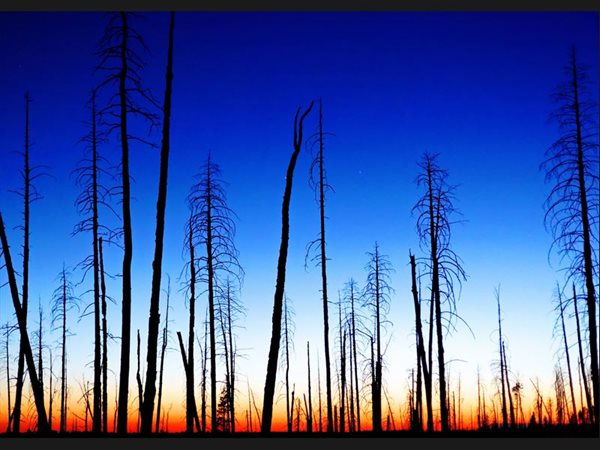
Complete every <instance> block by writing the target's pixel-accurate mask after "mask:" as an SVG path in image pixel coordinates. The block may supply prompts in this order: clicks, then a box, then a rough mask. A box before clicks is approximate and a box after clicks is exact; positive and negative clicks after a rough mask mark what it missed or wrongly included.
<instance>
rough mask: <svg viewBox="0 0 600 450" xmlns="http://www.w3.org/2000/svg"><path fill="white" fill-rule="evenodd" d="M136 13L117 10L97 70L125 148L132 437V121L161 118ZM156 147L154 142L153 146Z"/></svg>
mask: <svg viewBox="0 0 600 450" xmlns="http://www.w3.org/2000/svg"><path fill="white" fill-rule="evenodd" d="M134 16H135V14H134V13H131V12H114V13H111V14H110V15H109V20H108V23H107V25H106V28H105V32H104V36H103V37H102V39H101V41H100V45H99V49H98V51H97V55H98V57H99V58H100V62H99V64H98V70H99V71H101V72H103V73H106V76H105V78H104V79H103V81H102V82H101V83H100V84H99V86H98V88H99V89H100V90H102V91H104V90H109V91H110V92H109V94H108V102H107V105H106V106H104V107H103V108H101V109H100V110H99V112H100V113H101V114H103V115H104V116H105V117H106V118H107V120H106V122H107V123H106V132H107V134H109V135H110V134H117V135H118V138H119V141H120V145H121V162H120V170H121V186H120V194H121V205H122V221H123V228H122V236H123V266H122V273H121V276H122V283H123V284H122V304H121V306H122V308H121V357H120V359H121V361H120V374H119V398H118V418H117V432H118V433H120V434H123V433H127V416H128V414H127V409H128V408H127V407H128V397H129V368H130V353H131V262H132V257H133V239H132V225H131V187H130V177H129V150H130V143H131V142H140V143H144V144H149V143H148V142H147V141H145V140H144V139H142V138H140V137H138V136H134V135H133V133H132V132H131V129H130V128H131V123H130V119H132V118H136V117H137V118H140V119H141V120H142V122H146V123H149V125H150V128H152V126H154V124H155V122H156V120H157V117H156V114H154V113H152V112H150V110H149V109H148V108H147V106H148V105H152V106H153V107H155V106H156V102H155V101H154V99H153V98H152V96H151V94H150V92H149V91H148V90H147V89H146V88H144V87H143V85H142V79H141V72H142V70H143V67H144V62H143V60H142V58H141V56H140V52H139V48H140V47H141V48H142V49H145V44H144V41H143V39H142V36H141V35H140V34H139V33H138V32H137V31H136V30H135V29H134V28H132V26H131V23H130V22H131V19H132V18H133V17H134ZM150 145H152V144H150Z"/></svg>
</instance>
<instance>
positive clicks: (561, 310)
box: [556, 283, 577, 423]
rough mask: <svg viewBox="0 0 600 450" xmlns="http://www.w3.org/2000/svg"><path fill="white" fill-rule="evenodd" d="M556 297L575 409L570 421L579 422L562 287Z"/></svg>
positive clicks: (557, 288) (557, 290)
mask: <svg viewBox="0 0 600 450" xmlns="http://www.w3.org/2000/svg"><path fill="white" fill-rule="evenodd" d="M556 295H557V298H558V316H559V318H560V332H561V337H562V338H563V344H564V353H565V360H566V361H567V374H568V375H569V391H570V393H571V405H572V407H573V410H572V411H573V415H572V416H571V417H569V421H571V420H572V421H573V422H575V423H576V422H577V406H576V403H575V390H574V389H573V373H572V372H571V356H570V354H569V344H568V340H567V330H566V327H565V311H564V310H565V306H566V305H563V300H562V292H561V290H560V286H558V283H557V286H556Z"/></svg>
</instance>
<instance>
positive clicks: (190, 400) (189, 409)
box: [185, 218, 200, 433]
mask: <svg viewBox="0 0 600 450" xmlns="http://www.w3.org/2000/svg"><path fill="white" fill-rule="evenodd" d="M188 240H189V252H190V301H189V303H190V319H189V332H188V357H187V369H186V370H187V372H186V375H187V376H186V384H185V386H186V387H185V392H186V394H185V395H186V400H185V430H186V432H188V433H192V432H193V431H194V422H193V419H194V415H195V413H196V414H197V412H196V411H195V408H196V400H195V397H194V386H195V383H194V324H195V322H196V266H195V256H194V243H193V240H192V220H191V218H190V222H189V235H188ZM198 431H200V430H198Z"/></svg>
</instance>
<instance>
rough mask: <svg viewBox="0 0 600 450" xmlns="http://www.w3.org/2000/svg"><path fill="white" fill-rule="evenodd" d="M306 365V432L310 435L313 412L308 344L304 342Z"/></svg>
mask: <svg viewBox="0 0 600 450" xmlns="http://www.w3.org/2000/svg"><path fill="white" fill-rule="evenodd" d="M306 365H307V372H308V374H307V377H308V409H307V416H306V432H307V433H312V431H313V412H312V393H311V379H310V342H309V341H306ZM305 400H306V398H305Z"/></svg>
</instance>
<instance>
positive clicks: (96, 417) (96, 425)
mask: <svg viewBox="0 0 600 450" xmlns="http://www.w3.org/2000/svg"><path fill="white" fill-rule="evenodd" d="M91 137H92V248H93V252H92V258H93V271H94V392H93V394H94V400H93V408H94V409H93V414H92V431H93V432H94V433H100V431H102V413H101V411H102V398H101V396H102V365H101V342H100V341H101V334H100V279H99V270H100V261H99V255H98V246H99V241H98V234H99V233H98V230H99V224H98V153H97V150H98V141H97V134H96V91H93V93H92V136H91Z"/></svg>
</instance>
